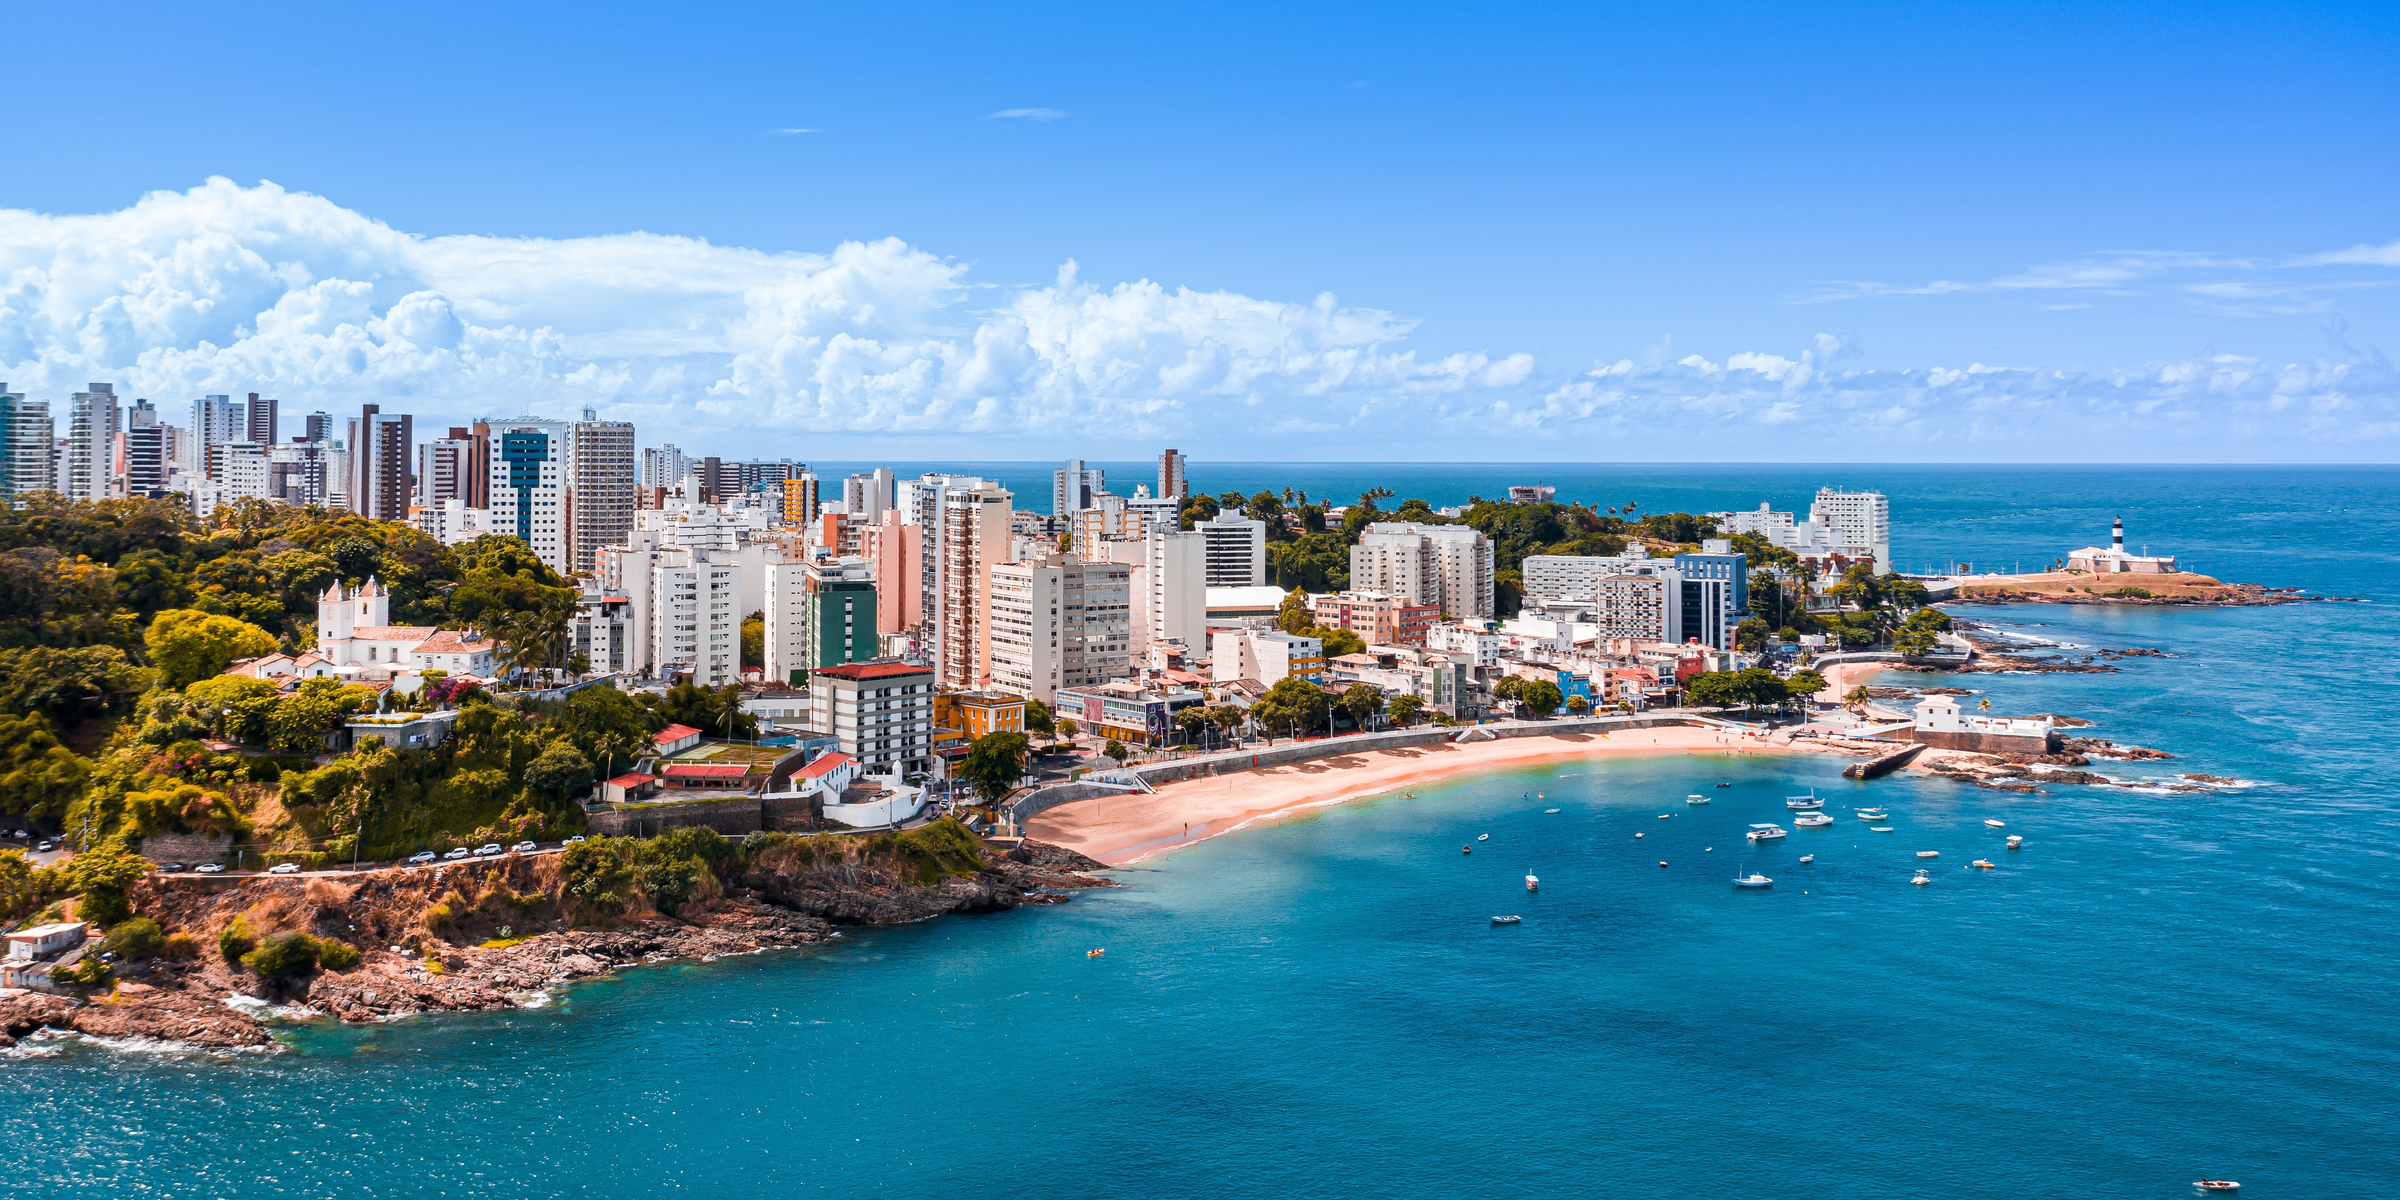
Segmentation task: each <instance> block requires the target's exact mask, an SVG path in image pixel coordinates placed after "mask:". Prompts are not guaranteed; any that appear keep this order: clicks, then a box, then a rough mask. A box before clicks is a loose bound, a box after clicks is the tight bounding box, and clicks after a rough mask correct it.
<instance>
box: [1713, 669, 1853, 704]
mask: <svg viewBox="0 0 2400 1200" xmlns="http://www.w3.org/2000/svg"><path fill="white" fill-rule="evenodd" d="M1818 682H1819V683H1823V682H1824V681H1823V680H1822V679H1819V680H1818ZM1684 694H1685V696H1686V697H1687V698H1689V699H1690V701H1691V702H1692V703H1693V704H1696V705H1702V706H1706V707H1713V708H1769V707H1773V706H1775V705H1779V704H1782V703H1783V702H1784V700H1785V699H1786V698H1787V697H1788V696H1789V695H1790V691H1789V689H1788V688H1787V686H1786V685H1785V683H1784V681H1783V680H1782V679H1781V678H1779V677H1778V676H1777V675H1776V674H1775V672H1773V671H1770V670H1767V669H1766V668H1765V667H1747V668H1744V669H1743V670H1739V671H1704V672H1701V673H1700V674H1698V675H1694V676H1692V679H1691V682H1690V683H1688V684H1686V685H1685V686H1684Z"/></svg>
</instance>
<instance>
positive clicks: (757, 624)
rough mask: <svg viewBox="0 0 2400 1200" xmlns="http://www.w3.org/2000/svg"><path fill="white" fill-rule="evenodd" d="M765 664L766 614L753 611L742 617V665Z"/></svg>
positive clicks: (759, 665) (754, 665)
mask: <svg viewBox="0 0 2400 1200" xmlns="http://www.w3.org/2000/svg"><path fill="white" fill-rule="evenodd" d="M766 665H767V614H765V613H763V612H754V613H751V614H750V615H749V616H747V617H744V618H742V666H743V667H745V668H748V667H764V666H766Z"/></svg>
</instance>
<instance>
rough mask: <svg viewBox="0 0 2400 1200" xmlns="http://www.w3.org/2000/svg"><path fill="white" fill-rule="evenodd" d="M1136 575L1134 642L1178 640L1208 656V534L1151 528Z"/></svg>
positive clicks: (1144, 543) (1145, 539)
mask: <svg viewBox="0 0 2400 1200" xmlns="http://www.w3.org/2000/svg"><path fill="white" fill-rule="evenodd" d="M1169 453H1172V451H1170V452H1169ZM1140 576H1141V584H1142V588H1141V592H1142V594H1141V595H1139V596H1137V597H1136V598H1135V603H1136V604H1138V605H1140V611H1139V613H1138V614H1137V620H1136V622H1135V623H1136V625H1137V626H1139V628H1138V629H1137V630H1136V632H1137V633H1138V634H1139V635H1140V636H1138V637H1136V638H1135V641H1136V643H1137V644H1139V645H1148V644H1150V643H1154V642H1162V641H1180V642H1182V643H1183V644H1184V646H1185V648H1187V649H1188V650H1189V651H1190V652H1191V653H1192V654H1194V655H1198V654H1203V653H1206V652H1207V649H1208V537H1207V535H1205V534H1199V533H1177V532H1173V531H1171V530H1166V529H1154V530H1151V531H1150V534H1149V536H1147V537H1145V538H1143V539H1142V570H1141V571H1140Z"/></svg>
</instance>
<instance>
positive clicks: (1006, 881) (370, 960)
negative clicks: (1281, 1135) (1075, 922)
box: [0, 842, 1117, 1051]
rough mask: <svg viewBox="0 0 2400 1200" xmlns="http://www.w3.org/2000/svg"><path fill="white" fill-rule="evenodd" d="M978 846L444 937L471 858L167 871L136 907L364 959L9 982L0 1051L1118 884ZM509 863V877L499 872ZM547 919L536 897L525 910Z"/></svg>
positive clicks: (1084, 868)
mask: <svg viewBox="0 0 2400 1200" xmlns="http://www.w3.org/2000/svg"><path fill="white" fill-rule="evenodd" d="M983 857H984V863H983V866H982V868H981V869H980V870H977V871H974V872H973V873H972V874H966V875H962V874H957V873H948V874H941V875H940V876H939V878H937V879H935V880H932V881H930V882H927V881H922V880H921V879H913V878H910V876H909V873H908V872H907V871H906V870H904V869H902V868H901V867H899V866H897V865H895V864H891V863H879V862H876V861H872V860H868V861H860V860H857V859H852V858H843V859H839V860H828V861H825V862H823V863H822V864H818V865H815V866H809V865H803V864H794V863H791V862H789V861H780V862H775V863H771V864H757V865H754V866H753V868H752V869H750V870H746V871H744V872H743V873H742V874H740V875H739V876H737V877H736V878H735V879H734V880H733V881H732V883H731V885H730V886H728V887H726V888H725V889H724V890H723V894H721V895H717V896H713V897H709V898H707V899H704V900H695V901H693V902H692V903H689V904H686V905H684V906H683V907H682V908H681V909H679V910H678V911H677V912H676V913H674V914H672V915H667V914H660V913H656V912H643V913H639V914H636V915H630V916H627V917H623V918H620V919H618V920H616V921H613V922H608V923H605V924H603V925H600V926H595V927H576V926H569V925H567V923H566V922H565V921H563V920H560V921H558V922H557V924H558V926H560V927H558V928H552V929H547V930H543V931H541V932H538V933H531V934H530V935H528V936H525V937H521V938H519V937H514V936H499V937H479V936H476V935H475V934H466V933H463V932H461V933H458V934H457V935H456V936H453V937H444V936H438V935H436V934H435V933H433V932H432V931H431V930H430V929H429V928H428V927H427V925H426V917H427V914H428V909H429V908H430V906H432V905H434V904H437V903H440V902H441V900H439V899H436V897H437V896H439V897H443V898H447V897H451V896H456V895H457V891H456V888H457V887H458V886H459V884H460V883H461V878H460V877H463V876H467V875H470V874H471V872H470V871H468V870H467V869H464V868H453V869H452V870H453V871H454V872H455V874H454V875H453V877H452V878H450V879H447V880H445V879H444V878H443V872H441V871H422V870H420V871H408V870H394V871H381V872H372V873H369V874H366V875H361V876H356V877H350V878H347V879H344V880H342V881H341V883H340V884H339V885H334V886H328V885H332V884H333V881H331V880H326V879H315V880H305V881H303V880H285V879H269V878H255V879H244V880H240V881H238V882H237V883H235V884H234V885H233V886H230V887H224V886H209V885H208V884H207V882H206V881H202V880H194V879H182V878H176V877H160V878H158V879H156V880H154V884H153V885H152V890H151V891H150V892H148V893H147V894H145V895H143V896H142V897H140V898H139V899H140V900H141V901H142V903H141V905H140V907H141V909H142V911H143V912H145V913H146V914H155V915H156V917H157V918H158V919H159V920H160V921H161V923H162V924H169V925H170V926H171V927H181V928H186V929H190V930H193V931H195V932H209V933H210V934H211V935H212V936H213V934H214V932H215V931H216V930H220V929H222V928H224V927H225V926H226V925H227V924H230V923H231V922H232V921H233V920H235V919H237V918H241V919H245V920H248V919H266V920H273V921H274V922H275V923H277V924H278V925H281V926H284V927H288V928H302V929H315V930H318V931H321V932H322V933H324V934H325V935H327V936H341V935H343V934H347V935H348V936H349V937H350V938H352V939H354V940H355V941H356V942H357V943H359V944H360V948H361V949H362V950H364V951H365V953H364V955H363V956H362V957H361V959H360V961H359V962H358V964H357V965H356V966H354V967H350V968H348V969H345V970H339V971H333V970H318V971H315V972H313V973H311V974H308V975H306V976H302V977H299V978H296V979H290V980H280V981H270V980H261V979H259V978H258V977H257V976H255V975H252V974H250V973H249V972H247V971H245V970H243V969H241V968H240V967H239V966H237V965H235V964H233V963H229V962H227V961H225V959H223V958H222V957H220V956H219V955H217V954H215V953H213V952H203V953H201V954H200V955H199V956H198V957H196V958H191V959H186V960H183V961H174V960H170V959H164V958H162V959H158V960H153V961H151V962H149V963H148V964H146V965H137V966H136V967H134V968H132V969H130V970H129V971H128V972H127V973H128V974H129V975H130V976H131V978H127V979H122V980H119V981H116V983H115V986H114V987H113V988H110V989H107V990H105V991H103V990H101V989H93V991H92V993H91V994H90V995H83V996H77V995H62V994H53V993H48V992H36V991H25V990H21V989H13V988H12V989H5V990H0V1047H8V1046H13V1045H15V1044H16V1042H17V1041H18V1040H19V1039H21V1038H25V1037H27V1036H29V1035H32V1034H33V1033H35V1032H36V1031H38V1030H42V1029H52V1030H64V1031H72V1032H74V1033H79V1034H83V1035H85V1036H88V1037H94V1038H103V1039H127V1040H133V1039H147V1040H151V1041H154V1042H158V1043H172V1044H175V1045H178V1046H182V1047H189V1048H193V1049H199V1050H209V1051H243V1050H263V1049H269V1048H271V1047H272V1046H273V1045H274V1039H273V1037H272V1035H271V1033H270V1032H269V1024H268V1022H269V1020H270V1019H272V1016H271V1015H270V1014H273V1015H275V1016H301V1017H305V1016H310V1015H324V1016H329V1017H331V1018H333V1019H335V1020H338V1021H345V1022H363V1021H380V1020H390V1019H393V1018H396V1017H405V1016H412V1015H416V1014H419V1013H427V1012H474V1011H480V1010H489V1009H501V1008H516V1007H522V1006H524V1005H527V1004H530V1003H538V1002H539V999H540V997H542V996H543V995H544V994H545V993H547V992H548V991H549V990H550V989H552V988H555V987H557V986H559V985H562V984H566V983H571V982H574V981H575V980H578V979H588V978H591V977H593V976H598V975H605V974H608V973H610V972H613V971H617V970H621V969H623V968H626V967H631V966H639V965H643V964H646V963H657V962H666V961H671V960H681V959H709V958H717V957H723V956H725V955H732V954H755V953H759V952H762V951H767V950H780V949H793V948H797V947H802V946H808V945H813V944H817V943H820V942H824V941H827V940H829V939H831V938H834V937H838V936H840V934H839V927H840V926H842V925H890V924H906V923H911V922H915V921H923V920H930V919H932V918H934V917H939V916H944V915H948V914H953V913H976V912H994V911H999V910H1002V909H1009V908H1017V907H1021V906H1025V905H1034V904H1056V903H1063V902H1064V901H1065V900H1066V899H1067V897H1068V895H1069V894H1071V893H1073V892H1075V891H1079V890H1083V889H1087V888H1098V887H1114V886H1117V885H1116V883H1115V882H1114V881H1113V880H1109V879H1104V878H1100V877H1097V876H1095V875H1093V874H1090V872H1096V871H1100V870H1103V869H1105V868H1103V867H1102V865H1101V864H1100V863H1097V862H1095V861H1093V860H1091V859H1089V858H1086V857H1084V856H1083V855H1080V854H1077V853H1075V852H1074V851H1071V850H1067V849H1064V848H1063V847H1058V846H1051V845H1046V844H1043V843H1039V842H1026V843H1024V844H1023V845H1020V846H1000V845H987V846H986V847H985V849H984V856H983ZM539 867H540V864H539V863H537V862H532V861H519V862H516V863H512V864H507V865H506V869H505V871H502V870H501V869H499V868H497V867H495V868H493V869H492V870H491V875H489V876H487V877H486V880H485V882H486V884H487V885H489V884H492V883H497V884H498V885H499V886H501V887H508V886H512V885H522V886H527V887H538V886H541V885H542V884H544V883H545V882H549V883H553V884H554V883H555V866H554V865H553V866H552V868H551V869H550V871H549V874H550V875H551V876H552V878H551V879H550V880H548V881H545V880H544V879H542V878H541V876H542V875H543V874H544V872H543V871H541V870H540V869H539ZM502 875H510V876H514V878H494V877H496V876H502ZM549 895H551V896H553V897H554V896H555V895H556V893H555V892H551V893H549ZM262 913H263V914H268V915H267V916H266V917H263V918H262V917H260V916H259V914H262ZM541 915H542V914H541V913H539V912H536V911H533V910H532V909H528V910H527V916H528V917H529V918H538V917H539V916H541ZM470 927H473V925H472V923H470ZM529 928H530V926H529ZM481 932H485V930H483V929H480V928H478V929H477V933H481ZM501 932H504V933H507V932H513V927H506V928H504V929H503V930H502V931H501ZM366 943H373V944H372V945H369V944H366Z"/></svg>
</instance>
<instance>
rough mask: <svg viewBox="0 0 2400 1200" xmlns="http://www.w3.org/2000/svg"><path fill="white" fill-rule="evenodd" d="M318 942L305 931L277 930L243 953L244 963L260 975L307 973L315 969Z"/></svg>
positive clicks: (281, 975)
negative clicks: (280, 931)
mask: <svg viewBox="0 0 2400 1200" xmlns="http://www.w3.org/2000/svg"><path fill="white" fill-rule="evenodd" d="M318 945H319V943H318V942H317V939H315V938H313V937H310V936H309V935H307V934H305V933H299V932H293V933H278V934H276V935H274V936H272V937H270V938H268V939H267V940H266V941H265V942H263V943H260V945H259V947H258V949H256V950H253V951H251V952H250V953H248V954H245V955H243V956H242V965H243V966H245V967H248V968H250V969H251V970H252V971H253V972H255V973H256V974H257V975H258V976H259V978H261V979H286V978H289V977H291V976H294V975H306V974H307V973H309V972H310V971H312V970H315V969H316V966H317V950H318ZM352 953H356V951H353V952H352Z"/></svg>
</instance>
